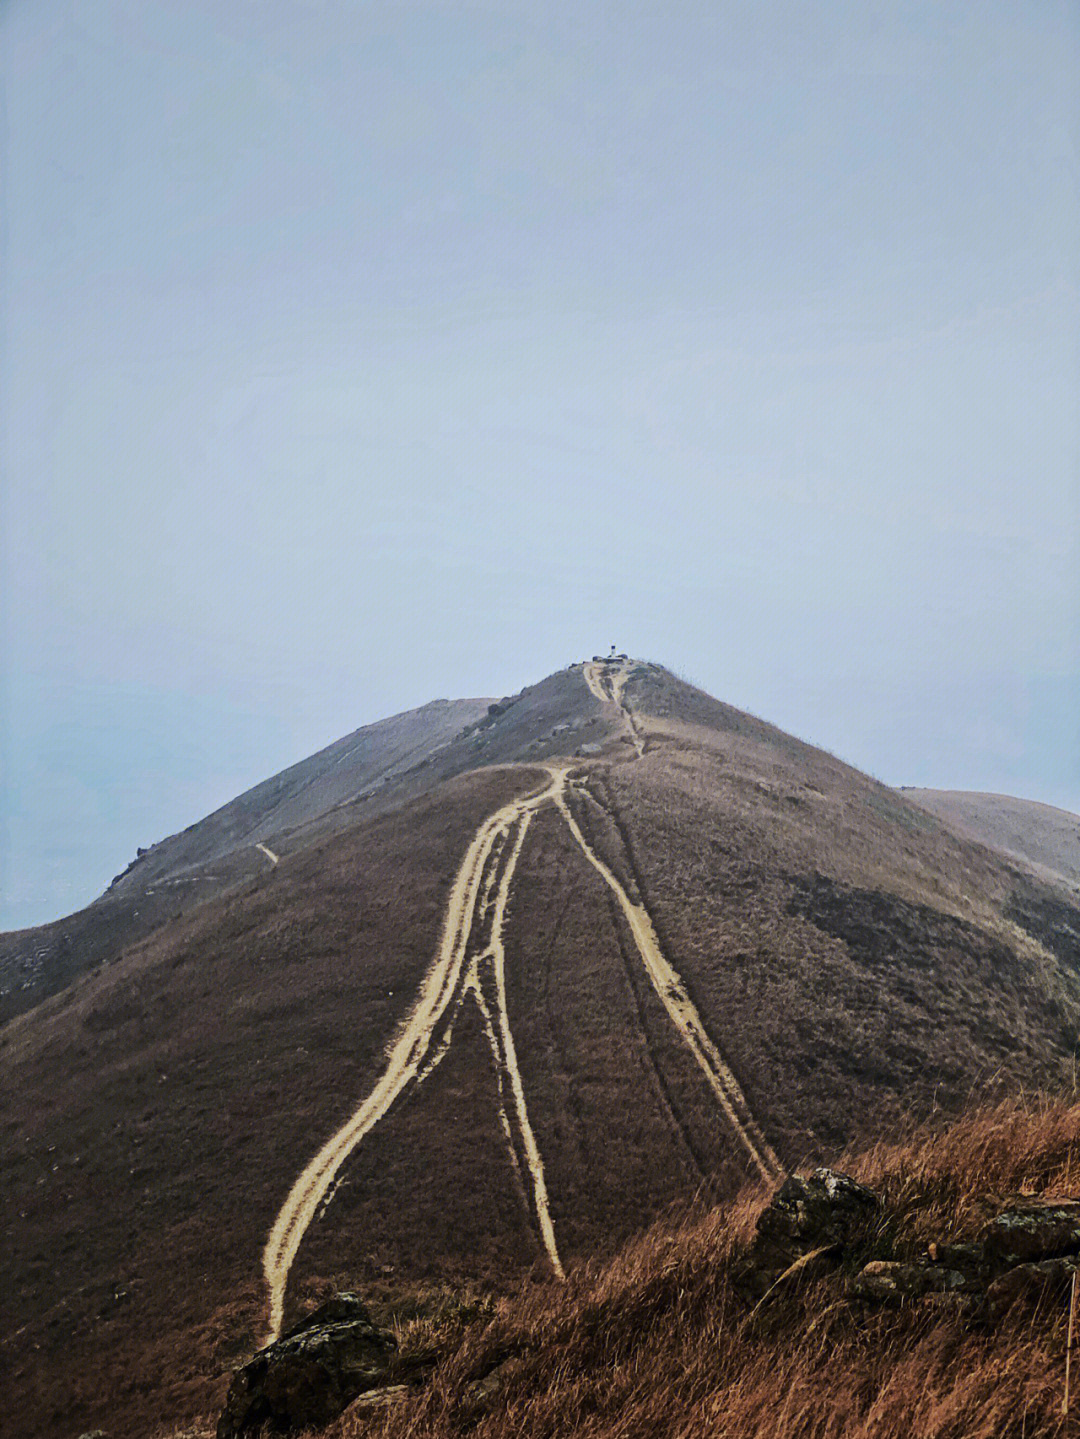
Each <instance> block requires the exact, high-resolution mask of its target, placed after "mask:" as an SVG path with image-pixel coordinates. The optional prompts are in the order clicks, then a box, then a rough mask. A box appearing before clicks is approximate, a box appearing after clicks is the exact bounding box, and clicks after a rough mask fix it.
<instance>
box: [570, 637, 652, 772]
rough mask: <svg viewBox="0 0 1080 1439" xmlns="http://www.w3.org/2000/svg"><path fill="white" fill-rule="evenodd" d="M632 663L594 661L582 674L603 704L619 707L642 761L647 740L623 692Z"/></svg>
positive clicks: (585, 666)
mask: <svg viewBox="0 0 1080 1439" xmlns="http://www.w3.org/2000/svg"><path fill="white" fill-rule="evenodd" d="M631 663H632V661H628V660H619V661H617V662H604V661H599V660H592V661H590V663H588V664H586V665H584V666H583V667H582V674H583V675H584V678H585V683H586V684H587V685H588V686H589V689H590V691H591V692H592V693H593V694H594V695H595V696H596V698H597V699H598V700H599V701H600V703H601V704H613V705H616V706H617V707H618V709H619V711H620V712H621V714H622V718H623V723H624V724H625V726H626V731H627V734H628V735H629V736H630V738H631V740H632V741H633V744H634V749H635V750H636V752H637V756H638V759H640V758H641V756H642V755H643V754H644V753H645V740H644V738H643V737H642V734H641V731H640V730H639V729H638V725H637V721H636V720H635V719H634V716H633V713H632V712H631V710H630V707H629V705H628V704H627V703H626V701H625V700H624V699H623V690H624V689H625V688H626V681H627V680H628V679H629V678H630V664H631Z"/></svg>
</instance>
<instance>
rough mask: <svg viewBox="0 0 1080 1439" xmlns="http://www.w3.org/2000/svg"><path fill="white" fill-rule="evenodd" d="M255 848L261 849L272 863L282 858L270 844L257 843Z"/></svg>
mask: <svg viewBox="0 0 1080 1439" xmlns="http://www.w3.org/2000/svg"><path fill="white" fill-rule="evenodd" d="M255 848H256V849H261V850H262V852H263V854H265V855H266V857H267V859H268V860H269V861H270V863H271V864H277V863H278V861H279V860H280V859H281V856H280V855H279V854H275V853H274V851H273V850H272V849H271V848H270V846H269V845H268V844H262V843H258V844H256V846H255Z"/></svg>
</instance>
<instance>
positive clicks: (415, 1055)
mask: <svg viewBox="0 0 1080 1439" xmlns="http://www.w3.org/2000/svg"><path fill="white" fill-rule="evenodd" d="M549 775H550V783H549V784H548V785H547V787H546V788H545V789H543V790H541V791H540V792H539V793H537V794H535V795H532V796H530V797H527V798H525V799H516V800H512V801H511V802H510V803H509V804H506V805H504V806H503V807H502V808H501V809H499V810H496V811H495V813H494V814H492V815H489V816H488V818H487V819H486V820H485V821H484V822H483V824H482V825H481V826H480V828H479V829H478V830H477V832H476V834H475V835H474V836H473V839H472V842H471V843H470V845H469V848H468V850H467V851H466V854H465V858H464V859H463V860H462V862H461V866H460V868H459V869H458V872H457V876H456V877H455V880H454V886H453V889H452V890H451V893H450V900H449V903H448V905H447V911H446V918H445V920H444V923H443V933H442V939H441V943H440V945H439V950H438V953H437V955H436V957H435V960H434V962H433V963H432V965H431V968H430V969H429V970H428V972H427V974H426V975H425V976H424V979H423V981H422V982H421V986H420V992H419V995H418V996H417V1000H416V1003H415V1004H414V1006H413V1008H412V1011H411V1012H410V1014H409V1015H408V1017H407V1018H406V1020H405V1021H404V1023H403V1024H402V1025H401V1026H400V1028H399V1030H398V1034H397V1036H396V1038H395V1039H394V1040H393V1042H392V1044H391V1046H390V1049H389V1052H388V1054H387V1058H386V1068H385V1069H384V1070H383V1073H382V1075H381V1077H380V1078H379V1080H378V1082H377V1083H376V1085H375V1087H374V1089H372V1091H371V1093H370V1094H369V1095H368V1096H367V1098H366V1099H365V1100H364V1101H363V1102H362V1103H361V1104H360V1106H359V1107H358V1108H357V1109H356V1110H355V1111H354V1113H353V1115H352V1116H351V1118H350V1119H349V1120H348V1121H347V1123H345V1124H344V1125H342V1127H341V1128H340V1129H339V1130H338V1131H337V1133H336V1134H334V1135H332V1136H331V1138H330V1139H328V1140H327V1142H326V1143H325V1144H324V1145H323V1147H322V1148H321V1149H320V1150H319V1152H318V1154H316V1155H315V1157H314V1159H312V1160H311V1161H310V1163H309V1164H308V1165H307V1166H306V1167H305V1168H304V1170H303V1172H302V1173H301V1174H300V1176H299V1178H298V1179H297V1180H296V1182H295V1183H294V1184H293V1187H292V1189H291V1190H290V1191H289V1194H288V1197H287V1198H286V1200H285V1203H284V1204H283V1205H282V1207H281V1211H280V1212H279V1214H278V1216H277V1219H276V1220H275V1221H274V1226H273V1228H272V1229H271V1231H270V1237H269V1239H268V1240H267V1242H266V1247H265V1249H264V1250H263V1274H264V1276H265V1279H266V1284H267V1288H268V1290H269V1318H268V1324H267V1330H268V1334H267V1339H266V1341H265V1342H266V1343H270V1342H271V1341H272V1340H274V1339H276V1338H277V1337H278V1335H279V1334H280V1332H281V1322H282V1316H283V1314H284V1308H285V1289H286V1285H287V1283H288V1278H289V1270H290V1269H291V1267H292V1263H293V1260H294V1259H295V1258H296V1254H297V1251H298V1249H299V1247H300V1243H301V1241H302V1240H303V1237H304V1235H305V1233H306V1232H307V1230H308V1228H309V1226H310V1224H311V1221H312V1220H313V1219H314V1217H315V1215H316V1213H317V1212H318V1210H319V1208H320V1206H321V1205H322V1203H323V1201H324V1199H325V1198H326V1195H327V1193H328V1192H329V1191H330V1189H331V1186H332V1185H333V1183H334V1179H335V1177H336V1175H337V1172H338V1170H339V1169H340V1168H341V1166H342V1165H343V1164H344V1163H345V1161H346V1159H348V1157H349V1155H350V1154H351V1153H352V1152H353V1150H354V1149H355V1148H356V1146H357V1145H358V1144H359V1143H360V1141H361V1140H362V1139H363V1138H364V1136H365V1135H366V1134H368V1133H369V1132H370V1131H371V1129H372V1128H373V1127H374V1126H375V1125H376V1124H377V1123H378V1122H379V1120H380V1119H382V1117H383V1116H384V1115H385V1114H386V1112H387V1111H388V1110H389V1109H390V1107H391V1105H392V1104H393V1103H394V1101H395V1100H396V1099H398V1097H399V1096H400V1095H401V1093H402V1091H403V1090H404V1089H405V1088H406V1087H407V1086H408V1084H409V1083H410V1082H411V1081H412V1080H414V1079H416V1078H417V1077H424V1078H426V1077H427V1075H428V1074H430V1072H431V1070H432V1069H433V1068H434V1066H435V1064H437V1063H438V1062H439V1060H440V1059H441V1058H442V1056H443V1055H444V1054H445V1053H446V1051H447V1049H448V1048H449V1044H450V1037H451V1035H452V1023H451V1028H450V1030H449V1032H448V1033H447V1034H445V1035H443V1036H442V1040H441V1042H440V1043H439V1044H438V1045H437V1048H436V1050H435V1052H434V1053H432V1052H431V1051H432V1045H433V1041H434V1040H435V1035H436V1030H437V1028H438V1026H439V1022H440V1020H441V1019H442V1017H443V1015H444V1013H445V1011H446V1009H447V1007H448V1005H450V1003H451V1001H452V1000H453V999H454V997H455V995H456V994H457V993H458V992H459V990H460V989H461V987H462V980H463V978H467V977H468V976H467V974H466V972H465V971H466V957H467V953H468V950H469V947H470V938H471V936H472V932H473V924H474V919H475V917H476V912H477V907H478V900H479V899H480V898H481V891H482V886H483V885H484V880H485V874H486V871H487V870H488V865H489V861H490V860H491V857H492V851H493V849H494V848H495V846H496V843H497V842H503V843H505V840H506V837H507V836H508V835H509V834H510V832H511V831H512V829H513V828H514V826H515V825H517V824H518V823H519V821H521V820H522V818H523V817H527V816H529V815H530V814H531V812H532V811H533V810H535V809H537V808H538V807H539V806H540V805H541V804H544V803H545V802H546V801H547V800H549V799H554V798H555V797H556V796H557V795H561V793H562V790H563V787H564V786H565V783H566V772H565V770H557V769H551V770H549ZM523 840H524V826H522V827H521V830H520V831H519V834H518V837H517V842H516V843H515V846H514V849H513V850H512V851H511V856H510V863H509V864H508V866H507V869H504V872H503V876H502V881H501V883H500V886H499V892H498V897H497V899H496V903H495V912H494V914H495V917H494V920H493V925H492V940H491V941H490V942H489V945H488V948H487V950H486V951H485V954H484V956H481V957H483V958H488V957H491V958H492V959H493V960H494V959H495V957H496V956H498V957H499V958H500V960H501V955H502V936H501V926H502V920H503V917H504V915H505V910H506V901H507V897H508V895H509V888H510V880H511V878H512V876H513V868H514V866H515V865H516V863H517V857H518V855H519V854H520V852H521V844H522V842H523ZM490 885H491V880H490V878H489V879H488V885H487V890H488V894H487V895H486V896H485V898H489V896H490ZM458 1007H459V1006H458ZM500 1007H502V1003H501V1001H500ZM499 1030H500V1031H501V1033H502V1045H501V1050H502V1057H501V1059H500V1057H499V1056H498V1055H497V1056H496V1063H497V1064H500V1065H501V1067H502V1069H503V1070H504V1071H505V1072H506V1074H507V1075H508V1077H509V1081H510V1085H511V1088H512V1090H513V1093H514V1098H515V1108H516V1112H517V1118H518V1125H519V1129H520V1131H521V1135H522V1142H523V1146H524V1150H525V1154H526V1156H527V1160H528V1163H529V1167H530V1171H531V1172H532V1175H533V1181H534V1190H535V1202H536V1209H537V1215H538V1219H539V1222H540V1225H541V1231H542V1233H543V1237H544V1242H545V1246H546V1247H547V1248H548V1252H549V1254H551V1255H552V1256H553V1263H554V1264H555V1266H556V1268H557V1270H558V1272H560V1273H561V1265H560V1264H559V1262H558V1255H557V1253H555V1251H554V1236H553V1235H552V1234H550V1232H549V1231H550V1219H548V1220H547V1225H546V1227H545V1219H544V1216H546V1214H547V1193H546V1189H545V1188H544V1185H543V1166H542V1164H541V1163H540V1156H539V1151H538V1149H537V1147H536V1141H535V1138H534V1137H533V1135H532V1129H531V1127H530V1126H529V1123H528V1116H527V1114H526V1112H525V1103H524V1092H523V1090H522V1087H521V1076H520V1073H519V1072H518V1069H517V1060H516V1056H515V1055H514V1052H513V1041H512V1040H511V1042H510V1044H509V1045H507V1044H506V1035H507V1034H508V1033H509V1024H508V1023H505V1024H504V1021H503V1016H502V1013H500V1015H499ZM425 1060H426V1061H428V1063H427V1064H425Z"/></svg>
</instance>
